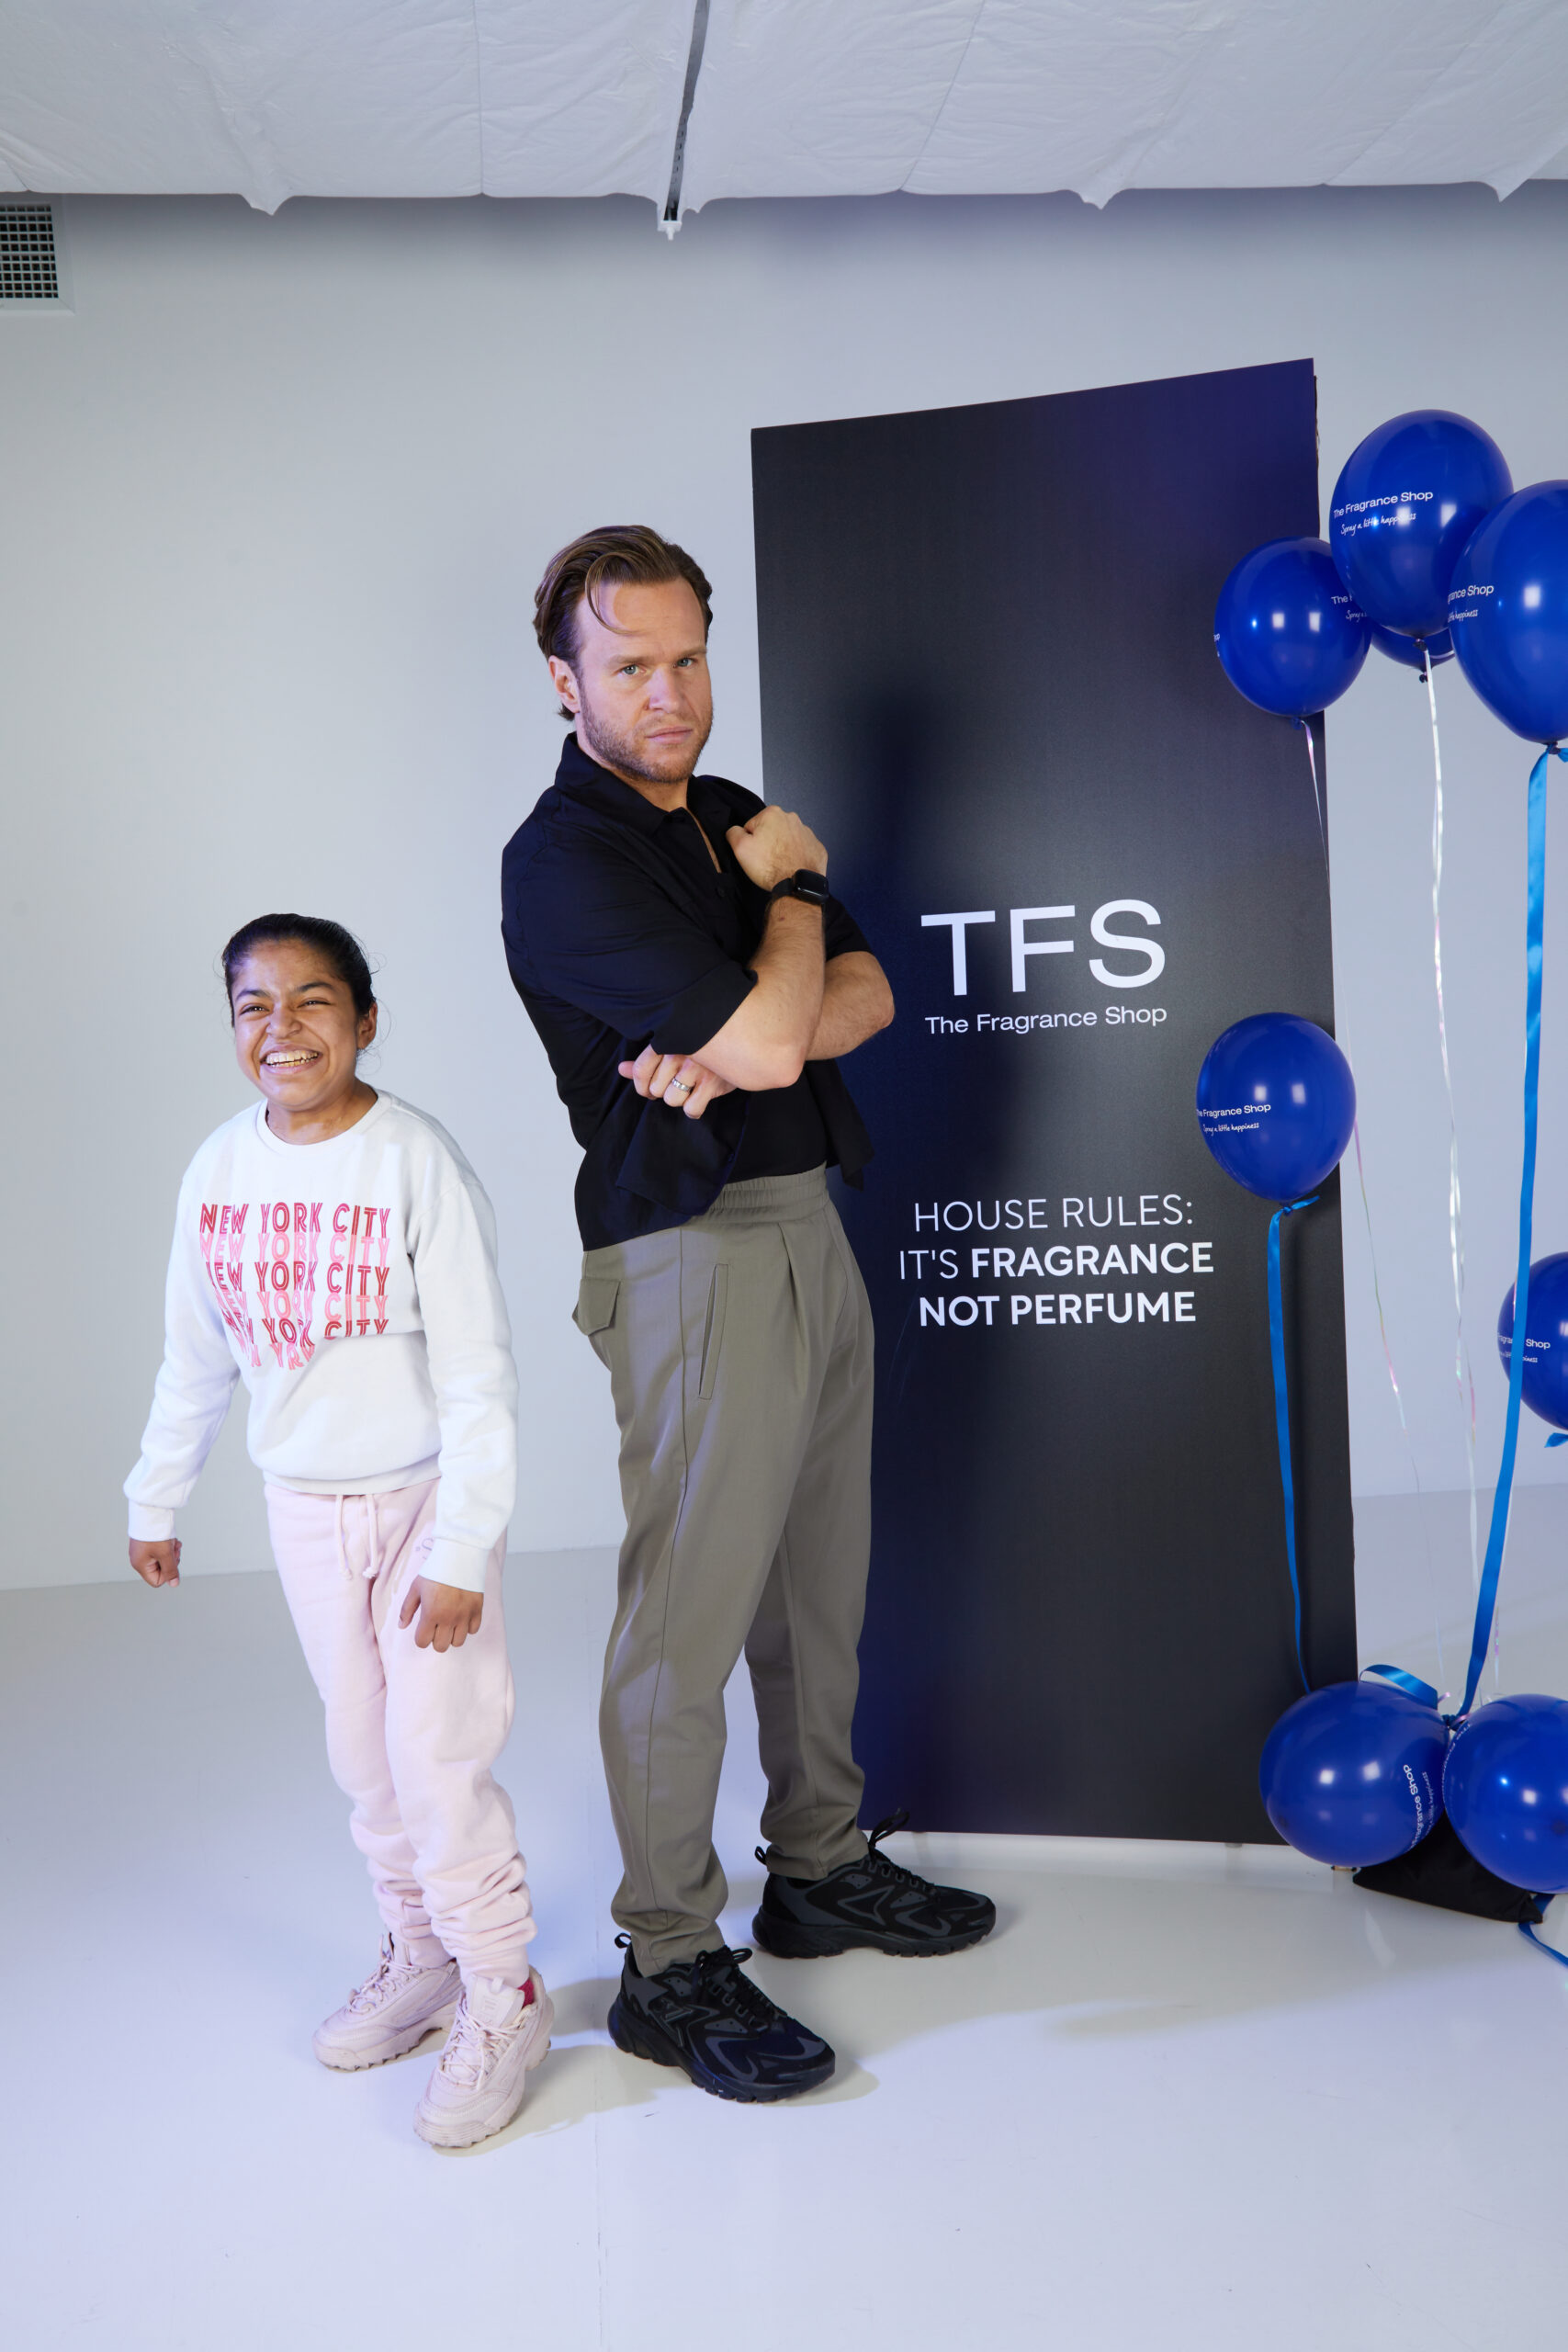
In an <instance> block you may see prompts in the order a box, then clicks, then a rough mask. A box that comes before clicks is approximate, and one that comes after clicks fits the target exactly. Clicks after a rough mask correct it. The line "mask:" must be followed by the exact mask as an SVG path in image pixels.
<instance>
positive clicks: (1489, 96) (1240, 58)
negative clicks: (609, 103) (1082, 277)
mask: <svg viewBox="0 0 1568 2352" xmlns="http://www.w3.org/2000/svg"><path fill="white" fill-rule="evenodd" d="M1565 144H1568V5H1565V4H1564V0H1423V5H1422V6H1419V7H1418V8H1417V7H1413V6H1409V5H1405V6H1399V7H1394V6H1388V5H1387V0H1383V5H1382V6H1379V5H1377V0H1372V4H1371V5H1369V0H855V5H853V6H845V5H844V0H786V5H784V6H779V5H776V0H713V5H712V12H711V15H710V18H709V24H708V33H707V45H706V49H705V54H704V58H703V70H702V77H701V79H700V81H699V83H698V85H697V92H696V101H695V104H694V107H693V109H692V120H691V128H690V132H689V135H688V138H687V142H686V168H685V177H684V182H683V189H682V193H683V197H684V200H685V202H686V203H687V204H688V205H689V206H691V207H692V208H694V209H695V208H697V207H699V206H701V205H703V204H705V203H708V202H710V201H711V200H712V199H713V198H715V197H719V196H800V195H813V196H827V195H839V194H857V195H870V194H873V193H878V192H881V191H883V190H886V189H890V188H908V189H909V190H910V191H912V192H914V193H916V194H919V195H924V196H973V195H1025V194H1037V193H1042V192H1044V191H1048V190H1052V189H1056V188H1072V189H1075V190H1076V191H1077V194H1078V195H1080V196H1082V197H1084V198H1087V199H1088V200H1089V202H1090V203H1092V204H1103V203H1104V202H1105V201H1106V199H1107V198H1110V197H1111V196H1114V195H1115V193H1116V191H1117V190H1118V189H1119V188H1123V187H1313V186H1316V185H1318V184H1319V183H1322V182H1325V181H1326V182H1329V183H1337V184H1340V185H1344V186H1350V185H1358V186H1359V185H1367V184H1377V185H1383V184H1393V183H1416V184H1425V183H1430V182H1433V181H1441V180H1484V181H1488V182H1489V183H1490V184H1491V185H1492V186H1493V187H1495V188H1496V190H1497V192H1498V194H1499V195H1504V196H1506V195H1507V194H1509V193H1511V191H1512V190H1513V189H1514V188H1516V187H1517V186H1518V185H1519V183H1520V181H1521V180H1524V179H1526V178H1529V176H1530V175H1531V174H1533V173H1535V172H1537V171H1539V170H1540V168H1541V166H1542V165H1543V164H1545V163H1547V162H1548V161H1549V160H1550V159H1551V158H1552V157H1554V156H1555V155H1557V153H1559V151H1560V150H1561V149H1562V148H1563V146H1564V145H1565Z"/></svg>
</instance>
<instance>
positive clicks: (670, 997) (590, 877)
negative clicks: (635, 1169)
mask: <svg viewBox="0 0 1568 2352" xmlns="http://www.w3.org/2000/svg"><path fill="white" fill-rule="evenodd" d="M508 884H509V887H508V890H507V895H506V903H505V907H504V910H503V912H504V922H503V931H504V935H505V942H506V951H507V956H508V959H509V961H510V962H511V964H512V969H513V978H514V979H516V980H518V981H519V982H520V983H521V982H524V981H527V982H531V983H532V984H533V985H534V986H536V987H540V988H544V989H548V990H549V992H550V993H551V995H553V996H558V997H560V998H562V999H564V1001H566V1002H567V1003H568V1004H571V1005H575V1006H576V1007H577V1009H578V1011H579V1012H585V1013H588V1014H590V1015H591V1016H592V1019H594V1020H595V1021H602V1022H604V1024H605V1025H606V1027H608V1028H611V1029H615V1030H616V1031H618V1032H619V1034H620V1035H622V1036H623V1037H625V1038H626V1039H628V1040H631V1039H637V1038H641V1039H646V1040H647V1041H648V1042H649V1043H650V1044H652V1045H655V1046H658V1047H659V1049H660V1052H662V1053H672V1054H689V1053H694V1051H695V1050H696V1048H697V1047H698V1046H705V1045H706V1043H707V1041H708V1039H709V1038H710V1037H712V1036H714V1035H716V1033H717V1032H718V1031H719V1030H720V1029H722V1028H723V1026H724V1024H725V1023H726V1022H727V1021H728V1019H729V1017H730V1014H731V1013H732V1012H734V1011H735V1010H736V1007H737V1006H738V1005H739V1004H741V1003H742V1002H743V1001H745V999H746V997H747V996H748V995H749V994H750V991H751V989H753V988H755V986H756V984H757V978H756V974H755V973H754V972H749V971H747V970H746V968H745V967H744V966H743V965H740V964H737V963H735V962H734V961H733V960H732V959H731V958H730V957H729V956H726V955H725V953H724V951H723V949H722V948H721V947H719V946H718V945H717V944H716V942H715V941H714V940H712V939H711V938H710V937H709V936H708V934H707V933H705V931H704V930H702V928H701V927H700V925H698V924H697V923H695V922H691V921H690V920H689V919H688V918H687V917H686V916H684V915H682V912H681V910H680V909H679V908H678V907H677V906H675V905H674V904H673V903H672V901H671V899H668V898H667V897H666V896H665V894H664V892H663V891H662V890H660V888H659V886H658V884H657V883H656V882H654V881H652V880H651V879H650V878H649V876H645V875H643V874H640V873H639V872H638V871H637V867H636V866H635V865H633V864H632V862H631V861H630V860H629V859H626V858H620V857H617V856H615V854H613V853H612V852H610V851H607V850H606V849H604V847H603V846H602V845H601V844H600V843H599V842H582V843H581V844H577V843H573V844H571V845H570V847H568V846H566V845H564V844H560V843H556V842H551V843H547V844H545V845H543V846H541V848H540V849H539V850H538V851H537V852H536V854H535V855H533V856H532V857H530V858H529V859H528V860H527V861H526V863H525V864H524V865H521V866H520V867H519V868H518V870H517V871H516V872H515V873H514V874H513V875H512V876H509V877H508Z"/></svg>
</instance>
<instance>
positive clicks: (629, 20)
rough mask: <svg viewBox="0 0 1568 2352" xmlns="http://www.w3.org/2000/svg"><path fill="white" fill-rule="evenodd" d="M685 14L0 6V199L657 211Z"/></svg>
mask: <svg viewBox="0 0 1568 2352" xmlns="http://www.w3.org/2000/svg"><path fill="white" fill-rule="evenodd" d="M691 38H692V0H570V5H568V6H563V5H561V0H0V185H4V186H7V187H28V188H35V189H38V190H39V191H47V192H51V193H53V192H57V191H58V192H62V193H73V192H76V193H80V192H87V193H95V194H103V195H110V194H112V195H121V196H152V195H199V194H220V193H229V192H233V193H235V194H238V195H240V196H243V197H245V198H247V199H248V201H249V202H250V203H252V204H254V205H257V206H259V207H260V208H261V209H263V210H264V211H267V212H273V211H276V209H277V207H278V206H279V205H280V204H282V203H285V202H286V201H287V199H288V198H289V197H291V196H342V197H354V196H371V197H376V196H382V197H387V196H407V197H422V196H423V197H431V196H477V195H479V194H480V193H481V192H482V193H487V194H489V195H491V196H611V195H616V194H621V195H630V196H646V197H650V198H652V199H653V200H654V201H655V202H656V203H658V204H662V203H663V201H664V198H665V195H666V193H667V191H668V188H669V184H670V164H671V153H672V152H673V149H674V143H675V131H676V126H677V124H678V122H679V120H680V114H681V93H682V84H683V82H684V79H685V73H686V58H687V53H688V51H689V50H690V47H691Z"/></svg>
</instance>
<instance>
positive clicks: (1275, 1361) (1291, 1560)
mask: <svg viewBox="0 0 1568 2352" xmlns="http://www.w3.org/2000/svg"><path fill="white" fill-rule="evenodd" d="M1316 1198H1317V1194H1316V1193H1308V1194H1307V1196H1306V1198H1305V1200H1304V1201H1287V1202H1286V1204H1285V1205H1284V1207H1283V1208H1278V1209H1276V1210H1275V1212H1274V1214H1273V1216H1272V1217H1271V1218H1270V1220H1269V1361H1270V1363H1272V1365H1273V1371H1274V1430H1275V1436H1276V1439H1277V1441H1278V1443H1279V1448H1280V1489H1281V1491H1282V1493H1283V1496H1284V1503H1285V1559H1286V1562H1287V1564H1288V1566H1289V1567H1290V1571H1291V1597H1292V1600H1293V1601H1294V1603H1295V1629H1296V1671H1297V1673H1298V1674H1299V1675H1300V1676H1301V1678H1302V1689H1303V1691H1311V1689H1312V1684H1311V1683H1310V1682H1309V1681H1308V1679H1307V1670H1306V1657H1305V1654H1304V1652H1303V1646H1302V1580H1301V1576H1300V1574H1299V1572H1298V1570H1297V1567H1296V1486H1295V1479H1294V1477H1293V1476H1292V1470H1291V1396H1290V1388H1289V1385H1288V1384H1287V1380H1286V1373H1285V1310H1284V1302H1283V1298H1282V1295H1281V1285H1280V1218H1281V1217H1287V1216H1293V1215H1294V1214H1295V1212H1296V1210H1297V1209H1310V1208H1311V1206H1312V1204H1313V1203H1314V1201H1315V1200H1316Z"/></svg>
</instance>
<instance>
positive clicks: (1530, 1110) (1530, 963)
mask: <svg viewBox="0 0 1568 2352" xmlns="http://www.w3.org/2000/svg"><path fill="white" fill-rule="evenodd" d="M1552 752H1557V756H1558V758H1559V759H1560V760H1568V752H1562V751H1559V750H1558V747H1557V746H1556V744H1551V746H1549V748H1548V749H1547V750H1546V751H1544V752H1542V753H1541V755H1540V759H1539V760H1537V762H1536V763H1535V765H1534V767H1533V768H1531V770H1530V781H1529V822H1528V839H1529V867H1528V871H1529V888H1528V892H1527V897H1526V917H1525V1140H1524V1153H1523V1161H1524V1165H1523V1168H1522V1170H1521V1171H1520V1177H1519V1261H1518V1272H1517V1274H1516V1276H1515V1279H1514V1337H1513V1344H1512V1346H1511V1347H1510V1349H1509V1351H1508V1414H1507V1419H1506V1421H1505V1423H1504V1426H1503V1459H1502V1462H1501V1464H1500V1465H1499V1467H1498V1471H1497V1488H1496V1492H1495V1494H1494V1496H1493V1498H1492V1524H1491V1527H1490V1528H1489V1530H1488V1531H1487V1536H1486V1559H1485V1562H1484V1565H1483V1567H1482V1571H1481V1592H1480V1596H1479V1598H1478V1599H1477V1601H1476V1604H1475V1631H1474V1634H1472V1638H1471V1645H1470V1670H1469V1672H1468V1673H1467V1674H1466V1676H1465V1681H1464V1703H1463V1705H1462V1706H1461V1709H1460V1713H1461V1715H1468V1714H1469V1713H1470V1710H1471V1706H1472V1702H1473V1701H1474V1698H1475V1691H1476V1686H1477V1684H1478V1683H1479V1682H1480V1680H1481V1673H1482V1668H1483V1667H1484V1666H1485V1664H1486V1653H1487V1650H1488V1648H1489V1646H1490V1645H1491V1640H1492V1627H1493V1622H1494V1615H1495V1610H1496V1606H1497V1585H1498V1579H1499V1578H1500V1577H1501V1576H1502V1573H1503V1555H1504V1553H1505V1551H1506V1546H1507V1541H1508V1507H1509V1503H1510V1501H1511V1499H1512V1497H1513V1488H1514V1457H1515V1454H1516V1453H1517V1451H1518V1442H1519V1406H1520V1403H1521V1401H1522V1398H1523V1395H1524V1374H1525V1331H1526V1328H1527V1325H1528V1322H1529V1294H1530V1227H1531V1223H1532V1219H1533V1215H1534V1208H1535V1147H1536V1125H1537V1115H1538V1105H1539V1100H1540V978H1541V962H1542V947H1543V943H1544V936H1545V928H1546V771H1547V768H1548V765H1549V764H1550V762H1551V754H1552Z"/></svg>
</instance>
